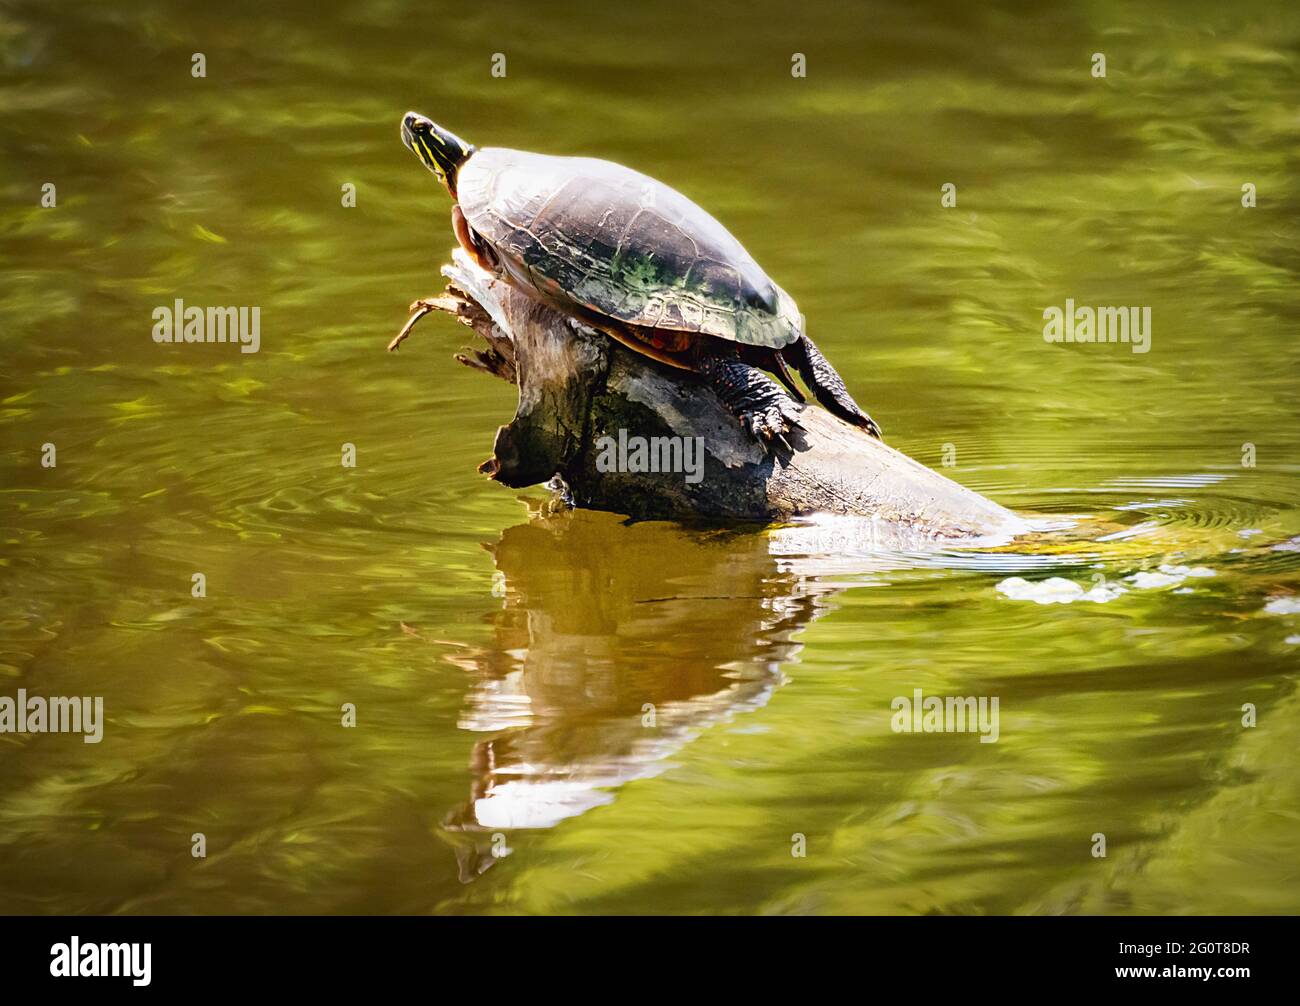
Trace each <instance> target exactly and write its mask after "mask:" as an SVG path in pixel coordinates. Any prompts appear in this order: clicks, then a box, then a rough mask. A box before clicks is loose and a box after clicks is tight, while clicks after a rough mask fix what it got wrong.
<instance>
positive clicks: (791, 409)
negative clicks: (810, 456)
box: [740, 401, 803, 454]
mask: <svg viewBox="0 0 1300 1006" xmlns="http://www.w3.org/2000/svg"><path fill="white" fill-rule="evenodd" d="M798 415H799V406H798V405H796V404H795V403H794V402H793V401H782V402H777V403H775V404H773V405H769V406H768V407H767V408H765V409H759V410H755V411H753V412H748V413H745V414H744V415H742V416H741V418H740V424H741V426H743V427H745V428H746V429H748V430H749V432H750V434H751V435H752V436H753V438H754V439H755V440H757V441H758V442H759V443H760V444H761V445H762V446H763V447H764V449H766V450H769V451H775V450H776V447H777V445H778V444H780V445H781V446H782V447H784V448H785V450H786V453H788V454H793V453H794V448H793V447H791V446H790V441H789V440H787V439H786V438H785V434H787V433H792V432H793V431H794V430H796V429H800V430H801V429H803V424H801V423H800V422H799V419H798Z"/></svg>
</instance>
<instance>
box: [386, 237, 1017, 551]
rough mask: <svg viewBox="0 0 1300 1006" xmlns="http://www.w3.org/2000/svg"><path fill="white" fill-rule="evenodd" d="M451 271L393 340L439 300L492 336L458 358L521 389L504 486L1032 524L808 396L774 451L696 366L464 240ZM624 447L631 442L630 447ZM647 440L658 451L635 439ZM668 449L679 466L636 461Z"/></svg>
mask: <svg viewBox="0 0 1300 1006" xmlns="http://www.w3.org/2000/svg"><path fill="white" fill-rule="evenodd" d="M442 273H443V275H444V276H445V277H446V278H447V280H448V284H449V285H448V288H447V293H446V294H445V295H442V296H440V297H435V298H431V299H429V300H425V301H420V302H417V305H413V307H415V308H416V313H415V314H413V316H412V318H411V320H410V321H409V322H408V323H407V326H406V328H404V329H403V330H402V334H401V335H399V337H398V338H397V339H394V340H393V342H392V343H391V344H390V346H389V348H390V349H395V348H396V347H397V345H398V344H399V343H400V342H401V340H402V339H403V338H405V336H406V335H407V334H409V331H410V329H411V326H412V325H413V324H414V322H415V321H416V320H418V319H419V318H420V317H422V316H423V315H424V314H427V313H430V312H439V311H441V312H446V313H449V314H452V315H454V316H456V317H457V318H459V319H460V321H462V322H463V323H464V324H466V325H468V326H469V327H470V328H472V329H473V330H474V332H475V333H477V334H478V335H479V336H480V337H481V338H482V339H483V341H484V343H485V345H483V346H481V347H479V348H476V349H470V350H466V351H464V352H462V353H461V354H459V355H457V357H456V358H457V359H458V360H459V361H460V362H461V363H464V364H466V365H467V366H470V367H473V368H475V369H478V370H481V371H483V372H485V373H488V374H491V375H493V376H496V377H499V378H502V379H504V380H507V381H511V382H512V383H514V384H516V385H517V386H518V389H519V403H518V408H517V409H516V411H515V416H514V419H512V420H511V421H510V422H509V423H508V424H507V425H505V426H502V427H501V428H500V429H499V430H498V431H497V435H496V442H495V443H494V445H493V448H492V451H493V456H492V457H491V458H490V459H488V460H487V461H485V462H484V463H483V465H482V466H481V467H480V471H482V472H483V473H484V474H486V475H488V476H489V477H491V478H493V479H495V480H496V481H498V482H500V483H502V484H504V485H507V486H512V487H523V486H531V485H536V484H539V483H545V482H548V481H550V480H551V479H552V478H553V477H554V476H556V475H558V476H559V477H560V478H561V479H562V480H563V483H564V485H565V486H567V491H568V493H569V494H570V495H571V497H572V500H573V502H574V503H575V504H577V505H579V506H584V507H589V508H592V509H596V510H606V511H611V512H614V513H621V514H627V515H629V516H632V517H636V518H676V519H683V518H697V517H698V518H716V519H722V520H727V521H763V522H771V521H783V520H789V519H791V518H795V517H798V516H800V515H806V514H814V513H832V514H843V515H851V516H856V517H862V518H871V519H873V520H874V521H877V522H884V523H885V524H888V525H890V526H891V527H892V528H895V529H901V530H904V531H907V532H909V533H916V534H919V535H923V536H925V537H928V538H942V539H957V538H961V539H969V538H985V537H990V536H991V537H997V538H1010V537H1012V536H1014V535H1016V534H1019V533H1022V532H1023V531H1025V530H1027V525H1026V523H1025V522H1024V521H1023V520H1021V519H1020V518H1019V517H1017V516H1016V515H1015V514H1013V513H1011V512H1010V511H1008V510H1006V509H1005V508H1003V507H1001V506H998V505H997V504H995V503H993V502H991V501H990V500H988V499H985V498H984V497H983V496H980V495H979V494H978V493H976V492H973V491H971V490H969V489H966V488H965V487H963V486H961V485H959V484H957V483H955V482H953V481H951V480H949V479H947V478H944V477H943V476H941V475H939V474H937V473H936V472H933V471H931V470H929V469H928V468H926V467H925V466H923V465H921V464H918V463H917V462H916V461H913V460H912V459H911V458H909V457H907V456H906V455H904V454H901V453H900V452H898V451H896V450H894V449H893V448H892V447H889V446H887V445H886V444H883V443H881V442H880V441H878V440H876V439H874V438H872V437H870V436H868V435H867V434H865V433H863V432H862V431H861V430H858V429H857V428H855V427H852V426H849V425H848V424H847V423H844V422H842V421H841V420H839V419H837V418H835V417H834V416H832V415H830V414H829V413H828V412H826V411H825V410H823V409H821V408H819V407H817V406H816V405H812V404H810V405H809V406H808V407H806V408H805V410H804V412H803V414H802V416H801V421H802V423H803V427H804V428H803V429H802V430H797V431H795V433H794V435H793V436H792V437H791V438H790V440H791V444H792V446H793V448H794V450H793V452H792V453H787V452H785V451H781V452H780V453H779V454H777V455H775V456H774V455H773V454H771V453H769V452H767V451H765V450H764V449H763V448H762V447H760V446H759V445H758V444H757V443H756V442H755V441H754V439H753V438H752V437H750V436H749V434H748V433H747V432H745V431H744V430H743V429H742V428H741V427H740V425H739V424H738V423H737V421H736V420H735V419H734V418H733V417H732V416H731V414H730V413H728V412H727V411H726V410H725V409H724V407H723V406H722V403H721V402H719V401H718V399H717V398H716V397H715V396H714V394H713V393H712V391H710V390H709V389H708V388H706V387H705V386H704V385H703V384H701V383H700V382H699V381H698V380H697V379H696V378H695V377H694V376H693V375H691V374H689V373H687V372H685V371H682V370H678V369H675V368H672V367H668V366H665V365H663V364H660V363H658V362H656V361H653V360H650V359H647V358H645V357H643V356H641V355H640V354H637V353H634V352H632V351H630V350H628V349H626V348H625V347H623V346H621V345H619V344H617V343H615V342H614V341H613V340H611V339H609V338H608V337H606V336H604V335H603V334H601V333H599V332H596V331H593V330H591V329H589V328H586V327H584V326H582V325H581V324H579V323H577V322H575V321H574V320H573V319H571V318H569V317H567V316H565V315H564V314H562V313H560V312H558V311H556V310H554V309H552V308H551V307H549V306H547V305H545V304H543V303H541V302H539V301H538V300H536V299H535V298H533V297H530V296H528V295H527V294H524V293H522V292H521V291H519V290H517V289H515V288H513V287H511V286H509V285H508V284H506V283H505V282H503V281H501V280H498V279H495V278H494V277H493V276H491V275H490V274H488V273H487V272H485V271H484V270H483V269H481V268H479V267H478V266H477V265H476V264H475V263H474V262H473V261H472V260H470V258H469V257H468V256H467V255H466V254H465V253H464V252H463V251H462V250H460V249H457V250H456V251H455V252H454V253H453V261H452V262H451V263H450V264H448V265H446V266H444V267H443V269H442ZM637 438H641V439H640V440H638V439H637ZM661 438H678V439H677V442H676V444H673V442H672V441H664V440H662V439H661ZM620 443H622V444H623V445H624V447H625V448H627V447H628V445H630V449H624V450H623V451H621V452H620V451H619V449H618V445H619V444H620ZM641 445H647V446H648V450H647V451H645V452H640V451H638V450H637V448H638V447H640V446H641ZM670 450H671V451H672V453H671V455H670V454H669V451H670ZM695 450H699V451H700V454H699V456H698V457H697V456H696V455H695V454H694V453H693V452H694V451H695ZM661 454H662V456H663V458H664V459H665V460H668V461H671V462H672V463H670V464H668V465H667V467H677V468H678V469H679V470H676V471H658V470H654V471H637V470H626V469H628V468H636V467H639V465H640V463H641V462H644V461H649V462H651V463H652V462H653V460H656V459H658V458H659V456H660V455H661ZM611 462H615V463H614V464H612V465H611ZM688 465H689V467H690V469H691V470H690V471H682V470H680V469H681V468H683V467H687V466H688ZM611 467H613V468H614V469H615V470H609V469H610V468H611ZM620 469H621V470H620Z"/></svg>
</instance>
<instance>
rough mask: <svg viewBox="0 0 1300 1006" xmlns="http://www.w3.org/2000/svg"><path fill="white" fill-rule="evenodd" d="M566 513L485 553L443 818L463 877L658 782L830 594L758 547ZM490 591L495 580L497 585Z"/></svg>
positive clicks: (764, 688)
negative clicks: (487, 596)
mask: <svg viewBox="0 0 1300 1006" xmlns="http://www.w3.org/2000/svg"><path fill="white" fill-rule="evenodd" d="M617 524H618V518H615V517H611V516H609V515H604V514H594V513H589V512H582V511H572V512H567V513H561V514H557V515H553V516H550V517H548V518H546V519H543V520H536V521H533V522H530V523H527V524H521V525H518V526H516V527H512V528H510V529H508V530H506V531H505V532H504V533H503V534H502V535H501V538H500V541H498V542H497V543H496V544H495V545H492V546H489V549H490V551H491V552H492V554H493V556H494V558H495V560H496V566H497V570H498V572H499V573H500V574H501V575H503V576H504V587H505V603H504V605H503V607H502V609H501V610H500V611H499V612H497V613H495V614H494V616H493V621H494V623H495V629H496V639H497V645H496V647H495V648H493V649H491V650H489V651H484V652H482V653H481V654H478V655H476V656H474V657H471V658H469V659H468V660H465V658H463V657H462V658H457V661H458V662H461V661H464V663H465V664H466V667H467V669H468V670H471V671H472V672H473V673H474V675H475V676H476V681H475V683H474V685H473V686H472V688H471V689H470V691H469V694H468V695H467V697H466V702H465V708H464V711H463V713H462V715H461V717H460V721H459V725H460V726H461V728H462V729H465V730H471V731H474V732H476V733H483V734H485V735H491V736H487V737H485V738H484V739H483V740H480V741H479V742H478V743H476V744H475V746H474V750H473V754H472V756H471V768H472V771H473V776H474V778H473V782H472V785H471V794H470V799H469V800H468V801H467V802H466V803H465V804H464V805H463V806H461V807H459V808H457V809H456V810H454V811H453V812H452V813H451V814H449V815H448V817H447V819H446V821H445V822H444V825H445V827H446V828H447V829H448V830H450V831H457V832H463V833H466V834H469V835H475V838H474V839H473V840H472V841H471V842H470V843H468V844H458V852H459V854H460V856H461V866H462V877H463V878H467V877H472V876H474V875H476V874H477V873H481V872H482V871H483V870H485V869H487V867H488V866H490V865H491V863H492V861H493V859H492V857H491V855H485V853H487V851H488V849H489V842H488V836H487V835H486V834H485V833H487V832H495V831H497V830H498V829H514V828H548V827H551V826H553V825H555V824H558V823H559V822H560V821H563V820H565V819H566V818H570V817H574V816H576V815H578V814H582V813H584V812H585V811H588V810H590V809H592V808H593V807H598V806H601V805H603V804H606V803H609V802H610V801H612V800H613V798H614V797H613V793H612V792H611V790H612V788H613V787H617V786H619V785H621V784H623V783H625V782H628V781H630V780H633V779H641V778H647V777H649V776H653V775H657V774H658V773H660V772H662V771H663V770H664V769H665V768H667V767H669V765H670V762H669V759H670V758H671V757H672V755H673V754H674V753H675V752H677V751H678V750H679V749H680V748H681V747H682V746H683V745H684V744H686V743H687V742H688V741H689V740H690V739H691V738H692V737H693V736H694V735H695V734H697V733H698V732H699V731H700V730H702V729H703V728H705V727H708V726H711V725H713V724H715V723H719V722H723V721H725V720H728V719H730V718H731V717H732V716H734V715H736V714H738V713H743V712H747V711H749V710H753V709H756V708H758V707H761V706H762V705H764V704H765V703H766V702H767V701H768V699H769V697H770V696H771V695H772V692H773V691H774V690H775V689H776V688H777V687H779V686H780V685H781V684H782V683H783V681H784V678H783V675H782V671H781V667H782V664H783V663H784V662H786V661H788V660H789V659H790V658H791V657H792V656H793V655H794V653H795V652H797V650H798V644H796V643H795V642H794V641H793V638H792V637H793V636H794V634H795V632H796V631H797V630H798V629H800V628H802V627H804V626H805V625H807V624H808V623H809V622H810V621H812V620H813V619H814V618H815V617H817V614H818V611H819V608H818V604H817V598H818V596H819V595H820V594H825V593H828V592H830V591H831V590H832V589H833V588H832V587H830V586H826V585H820V584H818V583H816V581H814V580H811V579H809V578H807V577H804V576H800V575H795V574H792V573H786V572H781V571H780V570H779V569H778V566H777V561H776V559H774V558H773V557H772V556H771V555H770V554H769V545H768V541H767V539H766V538H765V537H764V536H762V535H759V534H755V533H723V532H713V533H701V532H692V531H689V530H685V529H683V528H681V527H678V526H676V525H669V524H663V523H641V524H631V525H628V526H626V527H622V528H618V529H617V530H618V532H619V534H620V535H621V539H622V540H621V541H620V545H619V548H618V549H617V550H611V549H610V547H609V542H610V533H611V530H612V529H613V525H617ZM498 582H500V578H498Z"/></svg>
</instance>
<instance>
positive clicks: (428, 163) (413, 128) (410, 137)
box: [402, 112, 474, 199]
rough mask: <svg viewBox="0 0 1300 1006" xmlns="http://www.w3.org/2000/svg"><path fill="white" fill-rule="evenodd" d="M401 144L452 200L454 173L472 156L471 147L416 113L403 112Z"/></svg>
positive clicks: (453, 134)
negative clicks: (440, 183)
mask: <svg viewBox="0 0 1300 1006" xmlns="http://www.w3.org/2000/svg"><path fill="white" fill-rule="evenodd" d="M402 142H403V143H405V144H406V146H407V148H408V149H409V150H410V151H411V153H413V154H415V156H416V157H418V158H419V159H420V163H422V164H423V165H424V166H425V167H426V168H428V169H429V170H430V171H432V172H433V173H434V174H435V175H437V176H438V181H440V182H442V184H443V185H445V186H447V191H448V192H450V193H451V197H452V198H453V199H455V198H456V173H457V172H458V171H459V170H460V166H461V165H462V164H464V163H465V162H466V161H467V160H469V157H470V154H472V153H474V146H473V144H469V143H466V142H465V141H464V140H462V139H461V138H460V137H459V136H457V135H456V134H455V133H452V132H449V131H448V130H446V129H443V128H442V127H441V126H439V125H438V124H437V123H436V122H434V121H433V120H432V119H426V118H425V117H424V116H423V115H421V114H420V113H419V112H407V113H406V114H405V115H404V116H402Z"/></svg>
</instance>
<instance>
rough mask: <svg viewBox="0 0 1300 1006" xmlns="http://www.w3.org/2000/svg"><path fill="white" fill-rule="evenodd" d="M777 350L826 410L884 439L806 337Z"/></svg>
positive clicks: (833, 369)
mask: <svg viewBox="0 0 1300 1006" xmlns="http://www.w3.org/2000/svg"><path fill="white" fill-rule="evenodd" d="M778 352H780V353H781V355H783V356H784V357H785V358H786V359H787V360H788V361H790V362H791V363H793V364H794V367H795V369H796V370H798V371H799V376H800V377H802V378H803V382H804V384H806V385H808V390H809V391H811V392H812V393H813V396H814V397H815V398H816V399H817V401H819V402H821V404H822V407H823V408H825V409H826V411H827V412H829V413H831V414H832V415H835V416H839V417H840V418H841V419H843V420H844V421H845V422H846V423H852V424H853V425H854V426H857V427H860V428H861V429H864V430H866V431H867V432H868V433H870V434H871V435H872V436H873V437H875V438H876V439H877V440H883V439H884V437H883V435H882V434H881V432H880V427H879V426H878V425H876V421H875V420H874V419H872V418H871V417H870V416H869V415H867V414H866V413H865V412H863V411H862V409H860V408H859V407H858V403H857V402H855V401H854V400H853V396H852V395H850V394H849V389H848V388H846V387H845V386H844V379H843V378H842V377H840V375H839V374H838V373H836V370H835V368H834V367H832V366H831V362H830V360H828V359H826V357H824V356H822V351H821V350H820V349H818V348H817V346H816V345H815V344H814V343H813V341H812V340H811V339H810V338H808V336H806V335H801V336H799V338H798V339H797V340H795V341H794V342H792V343H790V345H788V346H786V347H785V348H784V349H782V350H779V351H778Z"/></svg>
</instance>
